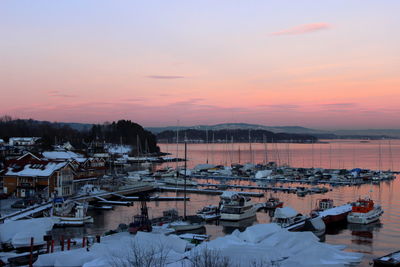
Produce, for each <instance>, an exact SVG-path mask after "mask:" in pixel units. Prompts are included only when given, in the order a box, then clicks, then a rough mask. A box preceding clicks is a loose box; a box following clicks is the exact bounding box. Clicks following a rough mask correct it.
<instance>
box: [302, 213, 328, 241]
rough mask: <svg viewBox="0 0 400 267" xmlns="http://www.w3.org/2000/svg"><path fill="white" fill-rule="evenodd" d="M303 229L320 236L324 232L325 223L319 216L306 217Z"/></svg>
mask: <svg viewBox="0 0 400 267" xmlns="http://www.w3.org/2000/svg"><path fill="white" fill-rule="evenodd" d="M303 230H304V231H311V232H313V233H314V234H315V235H316V236H318V237H321V236H323V235H324V234H325V230H326V225H325V223H324V221H323V220H322V218H321V217H314V218H310V217H308V218H307V219H306V221H305V223H304V228H303Z"/></svg>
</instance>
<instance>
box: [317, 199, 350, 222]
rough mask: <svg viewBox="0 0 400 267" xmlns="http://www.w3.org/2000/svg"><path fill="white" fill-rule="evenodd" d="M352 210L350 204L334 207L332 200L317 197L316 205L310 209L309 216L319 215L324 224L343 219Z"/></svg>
mask: <svg viewBox="0 0 400 267" xmlns="http://www.w3.org/2000/svg"><path fill="white" fill-rule="evenodd" d="M351 210H352V206H351V204H344V205H341V206H337V207H335V206H334V205H333V200H332V199H329V198H324V199H319V200H318V202H317V207H316V208H315V209H314V210H312V211H311V213H310V215H311V217H321V218H322V220H323V221H324V223H325V224H326V225H331V224H335V223H339V222H342V221H345V220H346V219H347V215H348V214H349V212H350V211H351Z"/></svg>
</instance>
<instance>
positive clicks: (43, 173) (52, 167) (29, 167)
mask: <svg viewBox="0 0 400 267" xmlns="http://www.w3.org/2000/svg"><path fill="white" fill-rule="evenodd" d="M67 164H68V162H49V163H47V164H46V165H44V167H43V168H33V166H34V165H36V164H26V165H25V166H24V169H22V170H21V171H18V172H14V171H13V169H12V168H11V167H10V168H9V169H8V171H7V172H6V174H5V175H10V176H13V175H17V176H26V177H32V176H39V177H48V176H50V175H52V174H53V172H54V171H56V170H59V169H61V168H63V167H64V166H66V165H67Z"/></svg>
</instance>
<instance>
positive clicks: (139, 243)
mask: <svg viewBox="0 0 400 267" xmlns="http://www.w3.org/2000/svg"><path fill="white" fill-rule="evenodd" d="M188 245H189V243H188V242H187V241H184V240H182V239H180V238H179V237H178V236H176V235H168V236H165V235H162V234H155V233H143V232H138V234H137V235H135V236H134V235H130V234H129V233H126V232H125V233H117V234H114V235H111V236H106V237H103V238H102V242H101V243H96V244H93V245H92V246H90V248H89V251H87V250H86V249H77V250H71V251H64V252H56V253H52V254H43V255H39V258H38V260H37V261H36V262H35V263H34V266H36V267H41V266H58V267H64V266H84V267H103V266H104V267H105V266H113V265H114V266H116V265H123V264H124V263H125V264H126V266H129V265H130V264H129V263H131V262H132V260H135V259H136V260H140V259H141V257H140V256H142V259H143V256H145V255H149V253H150V254H152V255H153V256H154V257H155V258H156V259H160V258H165V262H164V264H160V265H159V266H168V267H178V266H180V267H189V266H192V264H193V261H192V260H191V259H193V258H194V257H195V256H196V255H200V256H201V255H203V253H207V252H208V251H211V252H213V254H211V255H215V256H216V257H218V258H220V259H227V260H229V262H230V264H229V265H233V264H234V265H235V266H238V267H240V266H241V267H244V266H249V265H251V263H256V264H255V265H260V266H261V265H263V266H268V265H272V264H275V265H277V266H285V267H288V266H296V267H302V266H315V267H316V266H347V265H349V264H356V263H359V262H360V261H361V258H362V254H360V253H352V252H346V251H342V249H343V247H342V246H337V245H336V246H334V245H329V244H326V243H321V242H319V239H318V238H317V237H316V236H315V235H314V234H313V233H311V232H289V231H287V230H286V229H282V228H280V227H279V226H278V225H276V224H258V225H254V226H250V227H248V228H247V229H246V230H245V231H244V232H239V231H238V230H235V231H234V232H233V233H232V234H230V235H226V236H224V237H218V238H216V239H215V240H212V241H209V242H203V243H202V244H200V245H198V246H196V247H194V248H192V250H190V251H186V249H187V248H188ZM203 259H204V257H203ZM200 260H201V259H200ZM199 265H201V264H199Z"/></svg>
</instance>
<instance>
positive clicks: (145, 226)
mask: <svg viewBox="0 0 400 267" xmlns="http://www.w3.org/2000/svg"><path fill="white" fill-rule="evenodd" d="M138 231H142V232H151V231H152V226H151V222H150V220H149V218H148V217H147V216H146V215H144V214H138V215H135V216H133V222H131V223H130V224H129V225H128V232H129V233H131V234H136V233H137V232H138Z"/></svg>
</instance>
